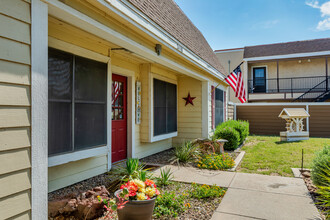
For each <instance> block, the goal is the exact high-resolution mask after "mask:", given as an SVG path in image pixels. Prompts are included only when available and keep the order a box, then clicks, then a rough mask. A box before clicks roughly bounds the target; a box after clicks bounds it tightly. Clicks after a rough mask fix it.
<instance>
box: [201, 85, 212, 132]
mask: <svg viewBox="0 0 330 220" xmlns="http://www.w3.org/2000/svg"><path fill="white" fill-rule="evenodd" d="M210 86H211V85H210V83H209V82H208V81H203V82H202V136H203V138H208V137H209V134H210V127H211V126H210V111H211V109H210V108H211V104H210V102H211V94H210V92H211V89H210Z"/></svg>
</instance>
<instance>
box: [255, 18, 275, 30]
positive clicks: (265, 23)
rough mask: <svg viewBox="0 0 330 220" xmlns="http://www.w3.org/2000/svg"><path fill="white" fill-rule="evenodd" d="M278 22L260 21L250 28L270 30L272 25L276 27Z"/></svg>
mask: <svg viewBox="0 0 330 220" xmlns="http://www.w3.org/2000/svg"><path fill="white" fill-rule="evenodd" d="M278 22H279V20H268V21H261V22H258V23H256V24H254V25H253V26H252V27H251V28H252V29H260V28H261V29H269V28H272V27H273V26H274V25H276V24H277V23H278Z"/></svg>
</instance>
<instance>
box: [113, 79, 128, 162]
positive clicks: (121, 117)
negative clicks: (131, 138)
mask: <svg viewBox="0 0 330 220" xmlns="http://www.w3.org/2000/svg"><path fill="white" fill-rule="evenodd" d="M126 84H127V78H126V77H124V76H119V75H115V74H112V141H111V144H112V145H111V148H112V162H116V161H119V160H123V159H126V157H127V85H126Z"/></svg>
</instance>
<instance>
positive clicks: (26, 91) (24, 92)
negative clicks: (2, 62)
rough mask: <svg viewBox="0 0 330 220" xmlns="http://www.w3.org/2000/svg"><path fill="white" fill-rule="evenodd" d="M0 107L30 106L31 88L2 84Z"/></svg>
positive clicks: (0, 84)
mask: <svg viewBox="0 0 330 220" xmlns="http://www.w3.org/2000/svg"><path fill="white" fill-rule="evenodd" d="M0 94H6V95H5V96H0V105H11V106H20V105H22V106H30V88H29V86H21V85H8V84H2V83H0Z"/></svg>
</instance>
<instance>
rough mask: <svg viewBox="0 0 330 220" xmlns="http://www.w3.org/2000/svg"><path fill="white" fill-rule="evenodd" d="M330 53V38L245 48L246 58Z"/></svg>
mask: <svg viewBox="0 0 330 220" xmlns="http://www.w3.org/2000/svg"><path fill="white" fill-rule="evenodd" d="M320 51H330V38H322V39H315V40H305V41H293V42H286V43H278V44H266V45H257V46H249V47H245V48H244V58H251V57H263V56H275V55H286V54H295V53H310V52H320Z"/></svg>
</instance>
